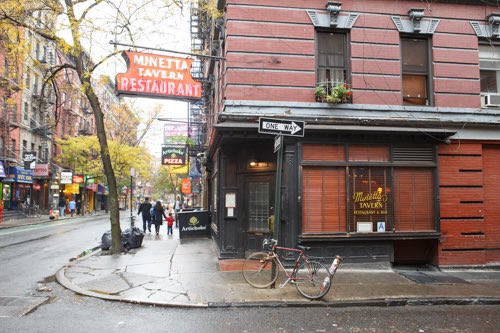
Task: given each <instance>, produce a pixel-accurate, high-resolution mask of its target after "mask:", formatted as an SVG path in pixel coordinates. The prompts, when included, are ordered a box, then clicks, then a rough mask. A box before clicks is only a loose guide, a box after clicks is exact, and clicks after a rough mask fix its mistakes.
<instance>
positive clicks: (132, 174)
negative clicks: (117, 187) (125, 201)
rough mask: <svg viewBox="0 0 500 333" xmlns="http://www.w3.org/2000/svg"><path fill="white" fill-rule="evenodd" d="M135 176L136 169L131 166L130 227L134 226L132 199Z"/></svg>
mask: <svg viewBox="0 0 500 333" xmlns="http://www.w3.org/2000/svg"><path fill="white" fill-rule="evenodd" d="M134 176H135V169H134V168H130V228H133V227H134V216H133V213H132V209H133V207H132V200H133V192H134V188H133V182H132V180H133V177H134Z"/></svg>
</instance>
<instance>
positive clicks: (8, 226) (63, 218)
mask: <svg viewBox="0 0 500 333" xmlns="http://www.w3.org/2000/svg"><path fill="white" fill-rule="evenodd" d="M101 215H104V214H99V213H97V214H94V215H90V216H88V215H85V216H75V217H73V218H72V217H61V218H59V219H57V220H51V219H49V218H48V217H47V220H43V221H36V222H28V223H22V224H15V225H5V224H2V223H0V230H2V229H12V228H19V227H25V226H30V225H37V224H45V223H49V222H54V221H66V220H68V221H70V220H75V219H78V220H79V219H84V218H90V217H94V216H101Z"/></svg>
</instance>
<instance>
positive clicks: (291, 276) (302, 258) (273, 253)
mask: <svg viewBox="0 0 500 333" xmlns="http://www.w3.org/2000/svg"><path fill="white" fill-rule="evenodd" d="M275 250H283V251H293V252H297V253H298V257H297V259H296V260H295V263H294V265H293V268H292V271H291V273H288V272H287V270H286V268H285V266H284V265H283V263H282V262H281V260H280V258H279V256H278V254H277V253H276V251H275ZM268 257H269V258H276V261H278V264H279V265H280V267H281V269H282V270H283V271H284V272H285V275H286V277H287V279H286V281H285V282H283V283H281V284H280V285H279V287H280V288H284V287H285V286H286V285H287V284H288V283H290V282H291V283H295V282H297V280H301V279H297V278H296V277H295V272H296V271H297V269H298V268H299V265H300V264H301V263H302V261H306V262H309V260H308V257H307V256H306V255H305V254H304V251H303V250H300V249H293V248H289V247H281V246H276V245H274V246H273V248H272V250H270V251H269V253H268Z"/></svg>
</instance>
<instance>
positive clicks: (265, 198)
mask: <svg viewBox="0 0 500 333" xmlns="http://www.w3.org/2000/svg"><path fill="white" fill-rule="evenodd" d="M248 214H249V216H248V229H249V230H250V231H263V232H267V231H269V226H268V218H269V182H249V183H248Z"/></svg>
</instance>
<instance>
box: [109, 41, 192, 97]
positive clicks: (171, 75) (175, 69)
mask: <svg viewBox="0 0 500 333" xmlns="http://www.w3.org/2000/svg"><path fill="white" fill-rule="evenodd" d="M122 56H123V58H124V59H125V62H126V63H127V72H126V73H120V74H118V75H116V92H117V93H118V94H123V95H133V96H145V97H146V96H147V97H163V98H168V99H183V100H185V99H189V100H199V99H201V83H200V82H198V81H195V80H194V79H193V77H192V76H191V65H192V63H193V59H186V58H178V57H172V56H167V55H160V54H153V53H145V52H132V51H124V52H123V53H122Z"/></svg>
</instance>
